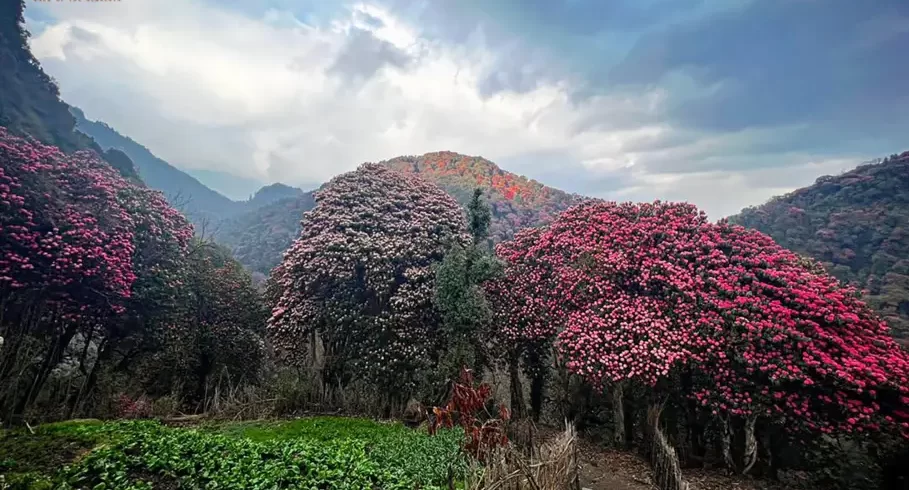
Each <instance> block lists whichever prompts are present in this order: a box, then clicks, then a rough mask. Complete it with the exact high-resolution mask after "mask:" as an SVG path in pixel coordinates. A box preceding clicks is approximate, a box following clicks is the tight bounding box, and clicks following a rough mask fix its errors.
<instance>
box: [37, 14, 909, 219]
mask: <svg viewBox="0 0 909 490" xmlns="http://www.w3.org/2000/svg"><path fill="white" fill-rule="evenodd" d="M834 1H835V2H841V3H843V5H841V7H843V9H845V10H844V11H843V13H841V14H838V13H837V12H835V11H833V10H834V9H826V8H825V7H822V5H821V4H822V2H817V1H816V0H798V1H793V2H773V1H768V2H763V1H754V2H749V1H747V0H736V1H734V2H733V1H722V2H721V1H716V0H686V1H685V2H675V1H668V0H640V1H634V2H632V1H630V0H628V1H619V2H598V1H597V2H594V1H592V0H553V1H551V2H550V1H546V2H542V1H540V2H536V4H535V7H534V6H533V5H531V6H528V5H527V4H525V3H521V2H516V1H512V2H479V1H475V0H463V1H460V0H459V1H454V0H442V1H440V2H425V1H411V0H384V1H382V0H377V2H376V3H354V4H336V3H334V2H331V3H329V2H304V3H299V2H291V1H287V0H257V1H246V2H240V1H238V0H226V1H225V2H214V1H209V0H186V1H183V2H177V3H173V2H159V1H154V0H129V1H128V2H127V1H125V0H124V1H123V2H116V3H104V2H100V3H69V2H64V3H29V6H28V10H27V12H26V15H27V18H28V19H29V27H30V28H31V29H32V30H33V31H34V34H35V36H34V37H33V38H32V49H33V51H34V52H35V54H36V56H37V57H38V58H39V59H40V60H41V62H42V64H43V65H44V67H45V70H46V71H48V73H49V74H51V75H52V76H54V77H55V78H56V79H57V80H58V81H59V83H60V88H61V92H62V95H63V97H64V99H65V100H67V101H69V102H71V103H72V104H74V105H77V106H79V107H82V108H83V109H84V110H85V112H86V115H87V116H88V117H89V118H91V119H99V120H102V121H105V122H107V123H109V124H111V125H112V126H113V127H115V128H116V129H117V130H118V131H120V132H122V133H124V134H127V135H129V136H130V137H132V138H133V139H135V140H136V141H139V142H141V143H142V144H144V145H146V146H148V147H149V148H150V149H151V150H152V151H153V152H155V153H156V154H158V155H159V156H160V157H162V158H164V159H166V160H168V161H170V162H171V163H173V164H175V165H178V166H181V167H184V168H190V169H202V170H204V169H210V170H221V171H226V172H230V173H233V174H236V175H244V176H249V177H253V178H257V179H262V180H267V181H282V182H287V183H291V184H293V183H311V182H320V181H325V180H327V179H329V178H330V177H332V176H334V175H336V174H337V173H340V172H343V171H347V170H351V169H353V168H355V167H356V166H357V165H358V164H360V163H362V162H364V161H378V160H382V159H386V158H391V157H394V156H398V155H402V154H420V153H424V152H428V151H437V150H453V151H458V152H461V153H467V154H472V155H482V156H485V157H487V158H490V159H492V160H493V161H496V162H498V163H500V164H501V165H502V166H503V167H505V168H506V169H508V170H511V171H514V172H517V173H521V174H525V175H527V176H528V177H531V178H535V179H537V180H539V181H541V182H544V183H547V184H550V185H554V186H557V187H561V188H564V189H565V190H568V191H571V192H578V193H583V194H588V195H596V196H599V197H608V198H616V199H656V198H662V199H680V200H688V201H692V202H695V203H697V204H699V205H700V206H702V207H703V208H704V209H706V210H707V211H708V213H709V214H710V215H711V216H712V217H716V218H718V217H720V216H722V215H725V214H728V213H731V212H734V211H737V210H738V209H740V208H742V207H744V206H746V205H749V204H754V203H756V202H762V201H764V200H766V199H767V198H769V197H771V196H772V195H773V194H775V193H780V192H784V191H788V190H791V189H792V188H793V187H794V186H796V185H802V184H808V183H811V182H812V181H813V180H814V178H815V177H817V172H827V171H833V172H838V171H840V170H842V169H843V168H846V167H848V166H852V165H854V164H856V163H858V162H859V161H861V160H864V159H867V158H870V157H873V156H879V155H884V154H889V153H893V152H895V151H897V150H899V149H900V148H899V146H898V145H899V144H901V143H902V142H903V140H902V139H900V138H903V137H904V135H905V134H906V129H909V128H907V127H906V125H907V116H906V115H904V114H903V112H905V111H904V110H901V108H902V107H905V105H899V104H898V102H905V101H907V95H909V93H907V90H909V89H907V86H906V85H905V83H904V82H905V80H906V79H909V77H907V76H906V75H909V73H906V70H907V69H909V68H907V67H906V64H905V63H902V62H901V61H900V57H899V56H897V48H898V47H899V46H900V43H901V42H903V41H905V40H906V36H907V33H909V23H905V22H903V19H906V18H909V16H904V15H902V14H904V13H905V10H906V9H905V8H904V7H901V3H897V2H896V0H882V1H881V2H880V3H876V4H875V7H874V8H870V7H868V8H863V9H859V8H858V7H856V6H851V5H852V4H850V3H849V2H846V1H845V0H834ZM888 2H890V3H888ZM683 4H684V5H683ZM683 7H684V8H683ZM826 10H830V11H826ZM806 19H811V22H808V21H807V20H806ZM903 44H904V45H909V43H903ZM901 82H902V83H901ZM796 177H797V178H796Z"/></svg>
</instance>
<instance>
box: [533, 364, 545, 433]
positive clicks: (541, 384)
mask: <svg viewBox="0 0 909 490" xmlns="http://www.w3.org/2000/svg"><path fill="white" fill-rule="evenodd" d="M545 387H546V378H545V377H544V375H543V374H542V373H535V374H534V376H533V378H531V379H530V411H531V412H532V415H533V421H534V422H539V421H540V414H541V413H542V412H543V389H544V388H545Z"/></svg>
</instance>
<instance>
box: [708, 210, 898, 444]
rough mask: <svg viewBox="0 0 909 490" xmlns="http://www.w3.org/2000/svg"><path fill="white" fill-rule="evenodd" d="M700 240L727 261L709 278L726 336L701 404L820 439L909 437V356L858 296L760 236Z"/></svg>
mask: <svg viewBox="0 0 909 490" xmlns="http://www.w3.org/2000/svg"><path fill="white" fill-rule="evenodd" d="M704 240H705V242H708V243H712V244H713V245H714V246H715V247H716V249H717V250H718V251H720V252H721V253H722V254H723V258H724V264H723V267H718V268H716V269H714V270H711V271H709V276H708V277H710V284H709V292H710V295H711V300H712V301H711V303H712V306H714V307H715V308H716V310H717V311H718V312H719V313H720V314H721V315H722V316H723V318H724V324H725V325H726V328H725V329H723V330H722V331H717V332H716V335H715V336H714V337H713V338H712V339H711V341H712V342H719V344H718V345H719V347H720V349H719V350H717V351H716V352H715V353H714V355H710V356H705V357H704V358H703V359H702V360H701V362H700V364H699V368H700V369H702V370H703V371H704V372H705V373H708V374H709V376H708V378H707V379H706V383H704V385H703V386H702V387H701V388H700V389H699V390H698V391H696V392H695V393H694V394H693V395H694V396H695V397H696V398H697V399H698V400H699V401H700V402H701V404H703V405H705V406H708V407H711V408H712V410H714V411H716V412H717V413H719V414H725V415H732V416H740V417H745V418H749V417H756V416H770V417H772V418H776V419H780V420H782V421H784V422H786V423H787V425H788V426H789V427H791V428H796V429H804V430H809V431H814V432H823V433H828V434H829V433H834V432H861V431H868V430H879V429H881V428H882V427H889V428H891V429H893V428H896V429H898V430H900V431H901V432H903V434H904V435H906V436H909V408H907V407H909V356H907V354H906V352H905V351H904V350H903V349H901V348H899V346H898V345H897V344H896V343H895V342H894V341H893V339H892V337H891V336H890V335H889V330H888V328H887V325H886V324H885V323H884V322H882V321H881V320H880V318H878V317H877V316H876V315H875V314H874V313H873V312H872V311H871V310H870V308H868V307H867V306H866V305H865V304H864V302H862V301H861V300H860V299H859V294H858V292H857V291H856V290H854V289H853V288H851V287H848V286H845V285H843V284H842V283H840V282H839V281H838V280H836V279H835V278H833V277H832V276H830V275H828V274H826V273H824V272H823V270H822V269H821V267H820V266H819V265H817V264H812V263H811V262H810V261H808V260H806V259H803V258H802V257H799V256H798V255H796V254H794V253H792V252H790V251H788V250H785V249H783V248H782V247H780V246H779V245H777V244H776V243H775V242H774V241H773V240H772V239H771V238H770V237H768V236H766V235H764V234H762V233H760V232H756V231H751V230H746V229H744V228H742V227H740V226H731V225H728V224H725V223H720V224H718V225H714V226H711V228H710V230H709V233H707V234H705V239H704Z"/></svg>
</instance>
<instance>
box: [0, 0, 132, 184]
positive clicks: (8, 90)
mask: <svg viewBox="0 0 909 490" xmlns="http://www.w3.org/2000/svg"><path fill="white" fill-rule="evenodd" d="M24 8H25V2H24V0H9V1H4V2H0V126H2V127H5V128H7V129H8V130H9V131H10V132H11V133H12V134H15V135H19V136H26V135H28V136H31V137H33V138H36V139H37V140H38V141H41V142H42V143H45V144H49V145H54V146H57V147H59V148H60V149H61V150H63V151H66V152H72V151H76V150H87V149H90V150H94V151H96V152H98V153H99V154H101V155H102V157H103V158H104V159H105V160H106V161H107V162H108V163H110V164H111V165H113V166H114V167H115V168H116V169H117V170H118V171H119V172H120V173H121V174H122V175H124V176H126V177H135V175H136V173H135V170H134V168H133V166H132V163H131V162H130V161H129V159H128V158H126V156H125V155H124V154H122V153H120V152H117V151H113V152H102V150H101V148H100V147H99V146H98V145H97V144H95V143H94V142H93V141H92V140H91V138H88V137H86V136H85V135H83V134H82V133H79V132H78V131H75V130H74V129H75V124H76V121H75V119H74V118H73V115H72V114H70V112H69V106H67V105H66V104H65V103H64V102H63V101H62V100H60V90H59V89H58V87H57V85H56V83H55V82H54V80H53V79H52V78H51V77H49V76H48V75H47V74H46V73H44V71H43V70H42V69H41V65H40V64H39V63H38V60H37V59H35V57H34V56H33V55H32V53H31V51H29V48H28V38H29V33H28V31H27V30H26V29H25V24H24V18H23V11H24Z"/></svg>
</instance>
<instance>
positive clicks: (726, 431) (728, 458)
mask: <svg viewBox="0 0 909 490" xmlns="http://www.w3.org/2000/svg"><path fill="white" fill-rule="evenodd" d="M721 421H722V424H723V427H722V430H721V432H722V435H721V438H722V439H721V443H722V447H723V461H724V462H725V463H726V467H727V468H729V470H730V471H732V472H735V459H734V458H733V457H732V436H733V433H732V423H731V422H730V421H729V418H728V417H723V418H722V419H721Z"/></svg>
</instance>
